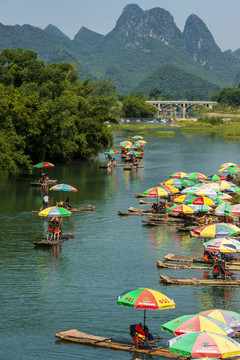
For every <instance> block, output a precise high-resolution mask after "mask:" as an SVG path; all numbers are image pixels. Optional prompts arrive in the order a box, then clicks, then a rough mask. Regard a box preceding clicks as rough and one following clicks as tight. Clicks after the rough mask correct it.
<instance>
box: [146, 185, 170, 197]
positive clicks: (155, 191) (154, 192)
mask: <svg viewBox="0 0 240 360" xmlns="http://www.w3.org/2000/svg"><path fill="white" fill-rule="evenodd" d="M168 194H169V192H168V191H167V190H166V189H162V188H160V187H158V186H157V187H154V188H150V189H148V190H145V191H144V192H143V195H148V196H168Z"/></svg>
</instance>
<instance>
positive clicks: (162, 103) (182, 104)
mask: <svg viewBox="0 0 240 360" xmlns="http://www.w3.org/2000/svg"><path fill="white" fill-rule="evenodd" d="M147 103H148V104H151V105H153V106H155V107H156V108H157V109H158V117H159V116H160V115H161V113H162V110H163V109H164V108H165V107H166V106H168V105H172V106H173V107H174V108H175V109H174V110H175V112H176V107H178V108H180V109H182V114H183V117H186V112H187V110H188V109H189V108H190V107H192V106H194V105H198V106H204V107H206V108H209V109H212V108H213V106H214V105H216V104H217V102H215V101H183V100H155V101H147Z"/></svg>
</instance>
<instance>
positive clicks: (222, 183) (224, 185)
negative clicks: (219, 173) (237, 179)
mask: <svg viewBox="0 0 240 360" xmlns="http://www.w3.org/2000/svg"><path fill="white" fill-rule="evenodd" d="M216 184H219V185H220V186H221V187H222V188H223V190H225V189H227V188H230V187H231V186H234V184H233V183H230V182H229V181H226V180H220V181H217V182H216Z"/></svg>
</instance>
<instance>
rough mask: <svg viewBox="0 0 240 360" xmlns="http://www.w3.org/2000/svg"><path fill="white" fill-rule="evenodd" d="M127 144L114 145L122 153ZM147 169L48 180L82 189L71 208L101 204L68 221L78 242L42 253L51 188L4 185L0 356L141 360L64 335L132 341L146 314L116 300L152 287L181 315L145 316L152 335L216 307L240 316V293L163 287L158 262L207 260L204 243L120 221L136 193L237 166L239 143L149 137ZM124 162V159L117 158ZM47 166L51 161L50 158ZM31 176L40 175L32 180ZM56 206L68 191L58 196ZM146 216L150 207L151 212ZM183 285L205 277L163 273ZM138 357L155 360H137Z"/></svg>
mask: <svg viewBox="0 0 240 360" xmlns="http://www.w3.org/2000/svg"><path fill="white" fill-rule="evenodd" d="M123 139H124V137H119V136H118V137H115V147H116V146H117V145H118V144H119V142H120V141H121V140H123ZM145 139H146V140H147V141H148V144H147V146H146V151H145V157H144V160H143V162H142V164H143V165H144V168H143V169H139V170H138V171H135V172H127V171H124V170H123V168H122V167H119V168H116V169H115V170H105V169H99V168H98V164H100V163H103V162H104V155H100V156H99V158H98V159H97V160H95V161H93V162H73V163H71V164H66V165H57V166H56V167H54V168H52V169H50V170H49V175H50V177H51V178H55V179H58V182H59V183H67V184H71V185H73V186H74V187H76V188H77V189H78V192H77V193H72V194H70V199H71V203H72V204H73V206H74V207H79V206H84V205H89V204H90V205H94V206H95V207H96V210H95V212H81V213H77V214H74V215H72V217H71V218H68V219H64V224H63V226H64V231H65V232H75V233H76V236H75V238H74V239H71V240H69V241H66V242H64V243H62V244H61V245H60V246H58V247H53V248H47V249H44V248H36V247H34V246H33V244H32V242H33V241H34V240H41V239H43V237H44V234H45V233H46V230H47V222H46V221H44V220H42V219H41V218H40V217H39V216H37V215H33V214H32V210H37V209H39V208H40V206H41V202H42V197H43V195H44V194H45V190H43V189H39V188H35V187H31V186H30V185H29V182H30V180H31V179H30V178H24V177H21V178H20V177H17V178H12V177H4V176H2V178H1V182H0V198H1V208H0V213H1V217H0V221H1V235H0V236H1V252H0V275H1V276H0V283H1V287H0V289H1V292H0V304H1V328H0V332H1V337H0V339H1V340H0V344H1V345H0V358H1V359H4V360H12V359H16V360H43V359H44V360H47V359H51V360H55V359H56V360H72V359H97V360H102V359H128V360H129V359H131V360H133V359H135V357H134V355H132V354H130V353H127V352H121V351H118V352H116V351H112V350H107V349H100V348H93V347H88V346H83V345H77V344H73V343H67V342H62V341H60V340H58V339H56V338H55V336H54V334H55V333H56V332H59V331H64V330H69V329H74V328H75V329H78V330H81V331H84V332H86V333H89V334H95V335H100V336H106V337H114V338H121V339H127V340H130V337H129V334H128V333H129V325H130V324H132V323H136V322H139V321H141V320H143V311H142V310H134V309H131V308H126V307H123V306H119V305H117V303H116V299H117V296H118V295H119V294H121V293H122V292H123V291H125V290H128V289H134V288H137V287H149V288H152V289H156V290H159V291H162V292H164V293H165V294H166V295H167V296H169V297H170V298H172V299H174V301H175V303H176V308H175V309H170V310H163V311H148V312H147V323H148V325H149V327H150V329H151V330H152V331H153V332H158V333H159V334H160V335H161V336H163V337H164V338H165V341H167V339H170V338H171V337H172V336H171V335H169V334H167V333H165V332H162V331H161V324H163V323H164V322H166V321H168V320H170V319H173V318H175V317H178V316H180V315H184V314H194V313H197V312H199V311H203V310H207V309H211V308H215V307H219V308H223V309H231V310H236V311H237V309H238V308H239V294H240V290H239V289H238V288H231V287H226V288H223V287H211V286H209V287H193V286H179V287H178V286H165V285H163V284H162V283H160V282H159V273H160V271H159V269H158V268H157V266H156V261H157V260H158V259H163V257H164V255H166V254H167V253H170V252H171V253H175V254H182V255H189V256H190V255H197V254H202V242H201V241H200V240H199V239H194V238H190V236H189V235H186V234H184V235H182V234H180V233H177V232H176V230H175V228H174V227H171V226H169V227H168V226H162V227H147V226H144V225H143V224H142V219H143V217H141V216H131V217H130V216H129V217H124V218H123V217H120V216H118V215H117V210H123V211H127V209H128V207H130V206H134V207H139V201H138V199H136V198H135V197H134V193H136V192H138V193H142V192H143V191H144V190H146V189H148V188H150V187H154V186H156V185H157V184H158V183H159V182H161V181H164V180H167V179H168V178H169V175H170V174H171V173H173V172H175V171H185V172H191V171H199V172H202V173H204V174H206V175H210V174H213V173H216V172H217V170H218V169H219V168H220V165H221V164H222V163H225V162H228V161H232V162H236V163H239V154H240V144H239V143H237V142H234V141H231V142H228V141H225V140H224V139H222V138H212V137H206V136H187V137H186V136H184V135H182V134H180V133H177V134H176V136H175V137H171V138H159V137H157V136H154V135H151V136H148V137H146V138H145ZM116 157H117V156H116ZM46 160H47V159H46ZM32 178H34V176H32ZM49 194H50V201H51V202H52V203H55V201H57V200H59V199H60V198H61V197H63V198H65V197H66V195H65V194H66V193H51V192H49ZM145 208H146V207H145ZM162 273H164V274H166V275H169V276H173V277H174V276H176V277H177V276H178V277H202V276H203V272H202V271H199V270H198V271H197V270H195V271H194V270H162ZM138 357H139V358H141V359H154V357H151V358H149V357H147V356H146V355H144V356H138Z"/></svg>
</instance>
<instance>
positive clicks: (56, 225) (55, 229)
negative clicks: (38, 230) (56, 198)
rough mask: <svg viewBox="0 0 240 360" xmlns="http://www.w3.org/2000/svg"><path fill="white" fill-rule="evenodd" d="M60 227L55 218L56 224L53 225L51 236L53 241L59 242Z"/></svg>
mask: <svg viewBox="0 0 240 360" xmlns="http://www.w3.org/2000/svg"><path fill="white" fill-rule="evenodd" d="M61 231H62V229H61V226H60V223H59V219H58V218H56V224H55V227H54V235H53V240H56V238H57V240H59V237H60V234H61Z"/></svg>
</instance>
